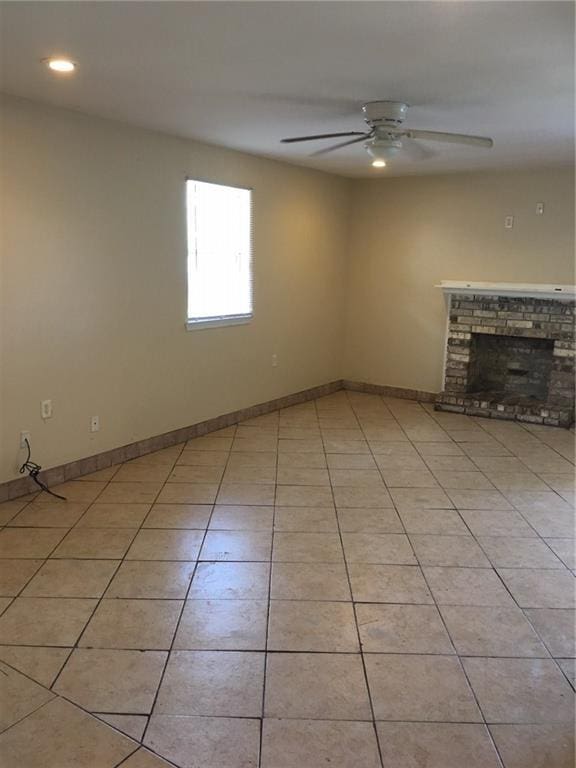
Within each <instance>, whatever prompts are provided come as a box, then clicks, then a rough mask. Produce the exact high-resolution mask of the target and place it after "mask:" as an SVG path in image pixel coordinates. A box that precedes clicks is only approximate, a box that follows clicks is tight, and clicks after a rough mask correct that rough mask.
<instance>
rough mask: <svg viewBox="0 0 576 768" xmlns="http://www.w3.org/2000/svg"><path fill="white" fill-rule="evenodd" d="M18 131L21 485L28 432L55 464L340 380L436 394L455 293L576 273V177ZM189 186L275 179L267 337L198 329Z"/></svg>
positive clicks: (0, 418) (66, 130) (71, 124)
mask: <svg viewBox="0 0 576 768" xmlns="http://www.w3.org/2000/svg"><path fill="white" fill-rule="evenodd" d="M1 139H2V144H1V149H2V152H1V156H0V160H1V162H2V168H1V176H0V195H1V198H0V216H1V222H0V224H1V240H0V294H1V295H0V298H1V302H0V482H2V481H5V480H9V479H11V478H13V477H16V476H17V467H18V464H19V461H21V459H22V452H20V451H19V449H18V443H19V434H20V430H22V429H27V430H30V432H31V433H32V444H33V448H34V457H35V458H36V459H37V460H38V461H39V462H40V463H42V464H43V466H45V467H50V466H56V465H58V464H60V463H63V462H67V461H72V460H75V459H79V458H82V457H84V456H89V455H92V454H95V453H98V452H100V451H104V450H107V449H109V448H113V447H117V446H120V445H124V444H126V443H129V442H132V441H134V440H139V439H143V438H146V437H149V436H152V435H156V434H160V433H162V432H165V431H168V430H171V429H175V428H178V427H182V426H185V425H187V424H191V423H195V422H197V421H201V420H203V419H207V418H210V417H213V416H216V415H219V414H221V413H225V412H228V411H232V410H235V409H237V408H242V407H245V406H248V405H251V404H254V403H258V402H262V401H265V400H269V399H272V398H275V397H280V396H282V395H285V394H289V393H292V392H296V391H298V390H301V389H304V388H307V387H311V386H314V385H317V384H323V383H325V382H328V381H331V380H333V379H337V378H341V377H346V378H350V379H356V380H361V381H366V382H371V383H376V384H386V385H391V386H400V387H408V388H412V389H424V390H429V391H437V390H438V389H439V388H440V385H441V372H442V371H441V369H442V358H443V344H444V327H445V305H444V301H443V298H442V295H441V293H440V291H438V290H437V289H435V288H434V284H435V283H437V282H438V281H440V280H442V279H456V280H458V279H462V280H495V281H499V280H502V281H504V280H506V281H507V280H510V281H523V282H556V281H557V282H572V281H573V255H574V236H573V224H574V197H573V181H574V179H573V175H572V173H570V172H569V171H567V170H566V171H558V170H548V171H538V172H536V171H535V172H521V173H520V172H519V173H502V174H471V175H463V174H459V175H451V176H444V177H439V176H436V177H408V178H406V177H405V178H397V179H394V178H392V179H381V180H374V181H372V180H360V181H355V182H352V181H350V180H346V179H341V178H338V177H335V176H331V175H328V174H322V173H318V172H314V171H308V170H304V169H302V168H298V167H295V166H289V165H286V164H283V163H278V162H274V161H271V160H265V159H262V158H256V157H253V156H249V155H245V154H242V153H237V152H232V151H229V150H225V149H222V148H218V147H212V146H208V145H204V144H200V143H196V142H192V141H185V140H181V139H177V138H172V137H169V136H165V135H162V134H156V133H152V132H148V131H143V130H138V129H134V128H130V127H127V126H123V125H120V124H117V123H114V122H111V121H106V120H100V119H97V118H91V117H88V116H85V115H81V114H77V113H74V112H70V111H65V110H59V109H53V108H46V107H42V106H40V105H37V104H33V103H31V102H26V101H21V100H17V99H12V98H7V99H6V100H5V102H4V103H3V110H2V126H1ZM186 175H190V176H197V177H199V178H202V179H207V180H214V181H219V182H223V183H230V184H238V185H245V186H250V187H253V188H254V210H255V317H254V320H253V322H252V323H250V324H249V325H243V326H236V327H228V328H216V329H209V330H202V331H193V332H187V331H186V330H185V326H184V324H185V319H186V242H185V236H186V231H185V210H184V178H185V176H186ZM539 201H544V202H545V204H546V212H545V215H544V216H543V217H537V216H536V215H535V214H534V208H535V203H536V202H539ZM507 214H513V215H514V216H515V217H516V221H515V226H514V229H513V230H511V231H506V230H504V227H503V219H504V216H505V215H507ZM274 353H275V354H277V355H278V367H277V368H272V366H271V357H272V354H274ZM43 399H51V400H52V401H53V407H54V415H53V418H52V419H49V420H47V421H45V422H44V421H42V419H41V418H40V401H41V400H43ZM93 415H98V416H99V417H100V421H101V431H100V432H98V433H95V434H91V433H90V432H89V419H90V417H91V416H93Z"/></svg>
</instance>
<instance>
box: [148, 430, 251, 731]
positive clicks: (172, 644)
mask: <svg viewBox="0 0 576 768" xmlns="http://www.w3.org/2000/svg"><path fill="white" fill-rule="evenodd" d="M236 429H237V427H236V426H234V435H235V434H236ZM233 442H234V436H233V437H232V443H231V445H230V449H229V451H228V458H227V460H226V465H225V467H224V472H223V473H222V477H221V478H220V482H219V483H218V488H217V490H216V494H215V496H214V504H213V505H212V509H211V511H210V514H209V517H208V522H207V525H206V530H205V531H204V535H203V536H202V541H201V542H200V546H199V548H198V554H197V556H196V562H195V564H194V568H193V571H192V576H191V578H190V581H189V582H188V588H187V589H186V594H185V596H184V600H183V601H182V608H181V609H180V614H179V616H178V619H177V622H176V626H175V628H174V632H173V633H172V641H171V643H170V648H169V649H168V652H167V653H166V661H165V663H164V669H163V670H162V674H161V675H160V680H159V682H158V686H157V688H156V693H155V694H154V699H153V701H152V705H151V707H150V713H149V714H148V720H147V722H146V727H145V728H144V731H143V733H142V736H141V737H140V743H141V744H144V739H145V738H146V734H147V732H148V728H149V726H150V720H151V718H152V714H153V712H154V708H155V707H156V702H157V701H158V694H159V693H160V688H161V687H162V683H163V682H164V677H165V676H166V670H167V669H168V664H169V663H170V657H171V655H172V652H173V649H174V642H175V640H176V636H177V634H178V630H179V629H180V623H181V621H182V617H183V615H184V610H185V608H186V601H187V600H188V595H189V594H190V590H191V588H192V582H193V581H194V577H195V575H196V571H197V570H198V563H199V562H200V554H201V552H202V547H203V546H204V542H205V541H206V536H207V534H208V530H209V527H210V521H211V520H212V515H213V514H214V507H215V505H216V501H217V500H218V494H219V493H220V489H221V487H222V480H223V478H224V474H225V472H226V468H227V467H228V462H229V461H230V456H231V453H232V445H233ZM185 446H186V443H184V445H183V446H182V451H184V448H185ZM182 451H181V452H180V454H179V456H178V458H179V457H180V456H181V455H182ZM175 465H176V462H175V463H174V465H173V467H174V466H175ZM167 482H168V481H166V482H165V483H164V485H163V486H162V488H164V487H165V485H166V483H167ZM186 562H188V561H186Z"/></svg>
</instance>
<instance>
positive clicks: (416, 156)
mask: <svg viewBox="0 0 576 768" xmlns="http://www.w3.org/2000/svg"><path fill="white" fill-rule="evenodd" d="M402 149H403V150H404V151H405V152H406V154H407V155H408V157H410V159H411V160H428V159H429V158H430V157H434V156H435V155H436V154H437V152H434V150H433V149H430V148H429V147H426V146H424V144H420V142H419V141H416V139H410V138H408V137H407V136H403V137H402Z"/></svg>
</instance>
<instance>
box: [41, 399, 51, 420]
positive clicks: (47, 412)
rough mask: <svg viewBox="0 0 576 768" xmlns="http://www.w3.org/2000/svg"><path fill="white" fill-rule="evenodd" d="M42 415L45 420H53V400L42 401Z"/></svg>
mask: <svg viewBox="0 0 576 768" xmlns="http://www.w3.org/2000/svg"><path fill="white" fill-rule="evenodd" d="M40 413H41V414H42V418H43V419H51V418H52V400H42V402H41V403H40Z"/></svg>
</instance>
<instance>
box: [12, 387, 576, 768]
mask: <svg viewBox="0 0 576 768" xmlns="http://www.w3.org/2000/svg"><path fill="white" fill-rule="evenodd" d="M573 439H574V435H573V434H572V433H570V432H568V431H566V430H558V429H552V428H542V427H530V426H523V425H520V424H514V423H509V422H498V421H493V420H481V419H473V418H469V417H465V416H459V415H451V414H442V413H435V412H434V410H433V409H432V407H431V406H428V405H421V404H418V403H416V402H410V401H403V400H394V399H390V398H382V397H378V396H373V395H366V394H358V393H344V392H340V393H338V394H336V395H332V396H329V397H326V398H322V399H319V400H317V401H315V402H311V403H307V404H303V405H299V406H296V407H293V408H288V409H285V410H282V411H280V412H276V413H272V414H270V415H266V416H262V417H259V418H256V419H251V420H249V421H246V422H244V423H242V424H239V425H238V426H237V427H231V428H229V429H225V430H222V431H220V432H218V433H213V434H211V435H209V436H207V437H202V438H199V439H196V440H193V441H191V442H189V443H188V444H187V445H181V446H177V447H174V448H169V449H166V450H164V451H160V452H158V453H156V454H152V455H149V456H143V457H142V458H140V459H137V460H135V461H131V462H129V463H126V464H124V465H122V466H117V467H112V468H110V469H106V470H103V471H102V472H99V473H97V474H95V475H93V476H91V477H85V478H83V479H82V480H78V481H74V482H70V483H67V484H66V485H65V486H62V487H61V488H60V491H61V492H63V493H64V494H65V495H66V496H67V498H68V501H67V502H66V503H62V502H60V503H59V502H58V501H57V500H55V499H53V498H51V497H49V496H46V495H41V496H36V497H29V498H28V499H23V500H17V501H14V502H9V503H7V504H3V505H0V516H1V520H0V522H1V523H2V524H3V526H4V527H3V528H2V530H1V531H0V557H1V558H2V559H1V560H0V596H1V597H0V612H1V616H0V661H1V662H3V663H2V666H1V667H0V673H1V675H0V690H1V692H2V695H3V701H4V704H3V707H2V709H1V716H0V730H1V731H2V733H1V735H0V763H1V764H2V766H3V768H36V766H38V768H40V766H42V767H43V768H44V767H46V766H47V767H48V768H112V766H118V765H122V766H124V767H125V768H154V767H155V766H156V768H159V767H160V766H165V765H172V764H173V765H177V766H180V767H181V768H256V767H257V766H260V768H320V766H324V765H330V767H331V768H378V767H380V766H384V768H414V767H415V766H418V767H419V768H420V767H421V768H462V767H463V766H466V767H467V768H497V766H500V767H501V766H505V768H573V766H574V754H573V745H572V732H573V718H574V710H573V690H572V687H571V686H573V685H574V656H575V650H574V574H573V571H572V570H571V569H574V568H576V564H575V562H574V540H573V536H574V511H573V509H574V466H573V463H572V462H573V460H574V453H573V451H574V445H573ZM159 756H161V757H159ZM161 758H164V759H165V760H167V761H169V762H168V763H166V762H164V759H161Z"/></svg>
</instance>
